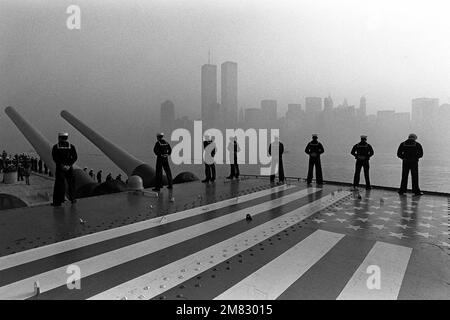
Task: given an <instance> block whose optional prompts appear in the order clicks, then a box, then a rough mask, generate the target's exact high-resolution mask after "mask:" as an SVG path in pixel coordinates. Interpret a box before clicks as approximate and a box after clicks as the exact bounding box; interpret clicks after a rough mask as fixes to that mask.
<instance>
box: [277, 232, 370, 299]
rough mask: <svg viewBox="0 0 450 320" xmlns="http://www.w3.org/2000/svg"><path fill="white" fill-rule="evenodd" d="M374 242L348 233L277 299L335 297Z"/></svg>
mask: <svg viewBox="0 0 450 320" xmlns="http://www.w3.org/2000/svg"><path fill="white" fill-rule="evenodd" d="M374 243H375V241H373V240H365V239H361V238H356V237H350V236H346V237H344V238H343V239H342V240H341V241H339V242H338V243H337V244H336V245H335V246H334V247H333V249H332V250H331V251H330V252H328V253H327V254H326V255H325V256H324V257H323V258H322V259H320V260H319V261H318V262H317V263H316V264H315V265H314V267H313V268H311V269H309V270H308V271H307V272H306V273H305V274H304V275H303V276H302V277H301V278H299V279H298V280H297V281H296V282H295V283H293V284H292V285H291V286H290V287H289V288H288V289H287V290H286V291H284V292H283V293H282V294H281V295H280V296H279V297H278V298H277V299H278V300H335V299H336V297H337V296H338V295H339V293H341V291H342V289H344V287H345V285H346V284H347V282H348V279H350V278H351V277H352V275H353V274H354V273H355V271H356V270H357V269H358V267H359V266H360V264H361V261H363V260H364V258H365V257H366V256H367V254H368V253H369V251H370V250H371V249H372V247H373V244H374Z"/></svg>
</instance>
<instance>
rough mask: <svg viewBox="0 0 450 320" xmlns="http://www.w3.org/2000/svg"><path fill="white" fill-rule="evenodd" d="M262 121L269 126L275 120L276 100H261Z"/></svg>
mask: <svg viewBox="0 0 450 320" xmlns="http://www.w3.org/2000/svg"><path fill="white" fill-rule="evenodd" d="M261 113H262V121H263V123H262V124H263V125H264V126H265V127H270V126H271V125H272V124H274V123H275V122H276V121H277V101H276V100H262V101H261Z"/></svg>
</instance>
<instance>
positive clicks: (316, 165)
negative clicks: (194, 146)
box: [153, 133, 423, 195]
mask: <svg viewBox="0 0 450 320" xmlns="http://www.w3.org/2000/svg"><path fill="white" fill-rule="evenodd" d="M157 137H158V141H157V142H156V145H155V148H154V152H155V154H156V155H157V162H156V175H157V185H156V187H155V188H154V189H153V190H154V191H159V190H160V188H161V187H162V169H164V171H165V172H166V175H167V177H168V182H169V189H171V188H172V178H171V177H172V175H171V171H170V165H169V161H168V157H169V156H170V154H171V148H170V144H169V143H168V142H167V141H165V140H164V139H163V134H162V133H160V134H158V136H157ZM360 138H361V140H360V141H359V142H358V143H357V144H355V145H354V146H353V147H352V149H351V151H350V154H351V155H352V156H353V157H354V158H355V173H354V176H353V187H354V189H357V188H358V187H359V182H360V175H361V170H363V171H364V179H365V182H366V189H367V190H370V189H372V186H371V184H370V174H369V171H370V159H371V157H373V155H374V150H373V147H372V146H371V145H370V144H369V143H368V142H367V135H361V137H360ZM203 148H204V150H205V179H204V180H202V182H204V183H210V182H214V181H215V179H216V168H215V163H214V156H215V154H216V146H215V143H214V137H210V136H205V139H204V142H203ZM227 148H228V151H229V153H230V162H231V163H230V175H229V176H227V177H226V179H234V178H236V179H237V178H239V165H238V161H237V158H238V156H237V155H238V153H239V152H240V148H239V145H238V143H237V138H236V137H232V138H231V139H230V143H229V144H228V147H227ZM163 149H166V150H167V152H166V153H164V152H163V151H162V150H163ZM324 152H325V149H324V147H323V145H322V143H321V142H320V141H319V140H318V135H317V134H313V135H312V140H311V141H310V142H309V143H308V144H307V145H306V148H305V153H306V154H307V155H308V156H309V163H308V175H307V178H306V182H307V184H308V185H310V184H311V183H312V181H313V175H314V170H315V174H316V183H317V184H318V185H323V174H322V164H321V161H320V159H321V155H322V154H323V153H324ZM268 153H269V155H271V156H272V153H274V154H276V153H278V160H277V162H278V163H277V166H276V168H277V169H276V170H275V171H273V172H271V175H270V181H271V182H274V181H275V173H276V172H278V180H279V182H280V183H284V182H285V175H284V167H283V153H284V145H283V143H282V142H281V141H279V138H278V137H276V138H275V141H274V142H272V143H271V144H270V145H269V150H268ZM397 157H398V158H400V159H401V160H402V179H401V184H400V189H399V190H398V193H399V194H400V195H403V194H404V193H405V192H406V190H407V185H408V177H409V174H410V173H411V176H412V192H413V193H414V194H415V195H422V194H423V193H422V192H421V190H420V188H419V167H418V163H419V159H420V158H422V157H423V148H422V145H421V144H420V143H419V142H417V135H416V134H414V133H411V134H410V135H409V136H408V139H407V140H405V141H404V142H402V143H401V144H400V145H399V147H398V150H397Z"/></svg>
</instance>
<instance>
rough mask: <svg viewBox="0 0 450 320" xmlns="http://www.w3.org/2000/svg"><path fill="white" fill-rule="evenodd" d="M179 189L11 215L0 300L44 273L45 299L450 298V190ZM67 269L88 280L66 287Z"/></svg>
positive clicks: (1, 221) (3, 228) (3, 243)
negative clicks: (445, 194) (419, 192)
mask: <svg viewBox="0 0 450 320" xmlns="http://www.w3.org/2000/svg"><path fill="white" fill-rule="evenodd" d="M174 197H175V202H173V203H171V202H169V198H168V191H167V189H164V191H163V192H162V193H161V195H160V197H157V198H156V197H155V196H154V195H152V194H145V195H141V194H132V193H120V194H113V195H107V196H101V197H95V198H87V199H81V200H79V202H78V203H77V204H76V205H74V206H72V205H69V204H68V205H66V206H64V207H62V208H53V207H49V206H42V207H35V208H24V209H15V210H6V211H2V212H1V213H0V298H3V299H24V298H32V296H33V286H34V282H35V281H39V284H40V288H41V294H40V295H39V296H37V297H34V298H38V299H124V298H126V299H230V298H233V299H241V298H242V299H351V298H362V299H380V298H382V299H433V298H436V299H449V298H450V268H449V265H450V240H449V238H450V235H449V231H450V228H449V227H450V220H449V209H450V207H449V199H448V198H447V197H443V196H428V195H427V196H422V197H412V196H411V195H408V196H406V197H400V196H399V195H398V194H396V193H395V192H391V191H384V190H371V191H370V192H366V191H361V192H360V193H358V192H352V191H349V190H348V188H346V187H339V186H335V185H325V186H324V187H323V188H307V186H306V185H305V184H303V183H302V182H297V183H295V184H292V185H289V186H287V187H286V186H284V187H275V188H274V187H273V186H271V185H270V184H269V182H268V180H266V179H244V180H240V181H239V182H237V181H233V182H224V181H217V182H216V183H215V184H214V185H204V184H201V183H200V182H193V183H187V184H183V185H176V186H175V189H174ZM247 214H250V215H251V216H252V217H253V218H252V220H251V221H246V220H245V216H246V215H247ZM70 265H76V266H77V267H79V268H80V271H81V276H82V279H81V282H80V283H81V289H80V290H77V289H74V290H69V289H68V288H67V286H66V282H67V278H68V277H69V276H70V274H68V273H67V267H68V266H70ZM377 267H378V269H377V270H378V271H379V274H380V276H381V277H380V282H379V284H380V287H379V288H378V287H371V288H369V287H368V286H367V281H368V279H369V277H370V276H371V275H372V273H371V272H373V270H374V269H373V268H375V269H376V268H377ZM280 270H283V271H282V272H280ZM377 270H375V271H377ZM375 273H376V272H375ZM371 279H372V280H373V278H371ZM375 282H376V281H375ZM375 282H374V283H375Z"/></svg>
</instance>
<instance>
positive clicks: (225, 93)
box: [221, 61, 238, 126]
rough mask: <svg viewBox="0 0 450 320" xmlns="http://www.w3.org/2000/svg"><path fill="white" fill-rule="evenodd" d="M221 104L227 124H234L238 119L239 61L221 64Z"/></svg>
mask: <svg viewBox="0 0 450 320" xmlns="http://www.w3.org/2000/svg"><path fill="white" fill-rule="evenodd" d="M221 79H222V82H221V104H222V109H223V113H224V116H225V121H226V124H228V125H230V126H234V125H235V124H236V123H237V121H238V101H237V100H238V98H237V95H238V93H237V90H238V85H237V63H236V62H231V61H227V62H224V63H222V65H221Z"/></svg>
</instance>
